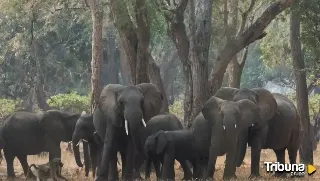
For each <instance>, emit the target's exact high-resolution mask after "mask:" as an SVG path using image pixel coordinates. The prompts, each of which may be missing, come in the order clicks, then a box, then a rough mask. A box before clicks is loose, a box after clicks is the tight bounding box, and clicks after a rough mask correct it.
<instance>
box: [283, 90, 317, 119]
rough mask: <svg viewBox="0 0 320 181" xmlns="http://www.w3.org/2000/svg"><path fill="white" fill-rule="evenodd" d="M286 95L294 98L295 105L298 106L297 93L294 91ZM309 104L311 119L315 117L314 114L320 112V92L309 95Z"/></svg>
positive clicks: (291, 98)
mask: <svg viewBox="0 0 320 181" xmlns="http://www.w3.org/2000/svg"><path fill="white" fill-rule="evenodd" d="M286 96H287V97H288V98H289V99H290V100H292V102H293V103H294V105H295V106H296V107H297V98H296V94H295V93H292V94H287V95H286ZM308 104H309V116H310V121H311V120H312V119H313V116H315V115H316V114H317V113H318V112H320V94H315V95H314V96H312V97H309V100H308Z"/></svg>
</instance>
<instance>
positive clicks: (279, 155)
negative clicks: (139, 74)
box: [273, 148, 286, 177]
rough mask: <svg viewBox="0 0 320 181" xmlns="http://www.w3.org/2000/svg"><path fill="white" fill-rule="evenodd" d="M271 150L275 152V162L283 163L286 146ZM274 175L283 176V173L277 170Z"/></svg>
mask: <svg viewBox="0 0 320 181" xmlns="http://www.w3.org/2000/svg"><path fill="white" fill-rule="evenodd" d="M273 151H274V152H275V154H276V156H277V162H279V163H282V164H284V163H285V151H286V148H282V149H279V150H273ZM275 176H277V177H280V176H285V173H284V172H279V171H277V172H276V173H275Z"/></svg>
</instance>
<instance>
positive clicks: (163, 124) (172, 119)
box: [136, 113, 192, 179]
mask: <svg viewBox="0 0 320 181" xmlns="http://www.w3.org/2000/svg"><path fill="white" fill-rule="evenodd" d="M182 129H183V126H182V124H181V122H180V121H179V119H178V118H177V117H176V116H175V115H173V114H170V113H163V114H159V115H156V116H154V117H152V118H151V119H150V120H149V121H148V123H147V124H146V129H144V130H143V131H142V132H141V138H142V139H141V141H142V142H141V144H142V146H143V147H145V142H146V140H147V138H148V137H149V136H151V135H153V134H155V133H157V132H158V131H160V130H163V131H173V130H182ZM144 153H145V154H144V155H143V156H144V157H145V160H146V168H145V179H149V178H150V166H151V162H152V163H153V165H154V167H155V170H156V176H157V178H158V179H160V177H161V172H160V162H161V161H162V160H161V159H159V158H158V155H156V154H149V155H148V154H147V153H146V152H144ZM141 160H142V159H141ZM138 161H139V160H138ZM180 164H181V165H182V168H183V171H184V178H186V179H191V177H192V173H191V171H190V168H189V167H188V166H187V164H186V162H185V161H181V162H180ZM137 166H138V167H140V166H141V163H140V164H138V165H137ZM136 170H138V169H136Z"/></svg>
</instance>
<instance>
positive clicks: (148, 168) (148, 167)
mask: <svg viewBox="0 0 320 181" xmlns="http://www.w3.org/2000/svg"><path fill="white" fill-rule="evenodd" d="M151 162H152V160H151V159H150V157H149V156H147V158H146V160H145V169H144V170H145V179H146V180H148V179H150V172H151Z"/></svg>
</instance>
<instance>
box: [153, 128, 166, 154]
mask: <svg viewBox="0 0 320 181" xmlns="http://www.w3.org/2000/svg"><path fill="white" fill-rule="evenodd" d="M165 134H166V133H165V132H164V131H162V130H161V131H159V132H158V133H156V135H155V136H156V139H157V141H156V143H157V144H156V147H157V154H161V153H162V152H163V150H164V148H165V147H166V146H167V144H168V140H167V137H166V135H165Z"/></svg>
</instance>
